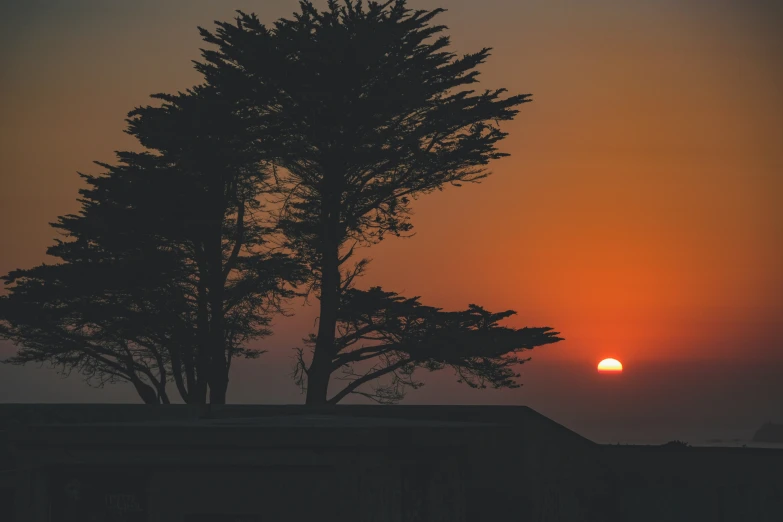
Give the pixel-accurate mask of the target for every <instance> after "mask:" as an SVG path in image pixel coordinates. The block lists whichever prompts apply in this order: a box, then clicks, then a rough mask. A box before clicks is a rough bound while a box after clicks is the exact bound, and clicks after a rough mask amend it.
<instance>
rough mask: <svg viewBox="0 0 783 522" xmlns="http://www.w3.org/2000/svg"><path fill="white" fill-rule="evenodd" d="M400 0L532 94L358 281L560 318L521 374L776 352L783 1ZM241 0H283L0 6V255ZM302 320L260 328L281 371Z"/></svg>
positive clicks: (523, 319)
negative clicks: (487, 52)
mask: <svg viewBox="0 0 783 522" xmlns="http://www.w3.org/2000/svg"><path fill="white" fill-rule="evenodd" d="M229 4H231V5H229ZM686 5H687V7H685V6H686ZM411 6H412V7H422V8H432V7H437V6H444V7H446V8H448V9H449V11H448V12H447V13H445V14H444V15H442V16H441V19H440V22H441V23H445V24H446V25H448V26H449V27H450V34H451V36H452V42H453V48H454V49H455V50H456V51H457V52H458V53H463V52H471V51H475V50H477V49H478V48H480V47H482V46H490V47H493V48H494V52H493V55H492V57H491V58H490V60H489V62H488V63H487V64H486V66H485V67H484V68H483V69H482V70H483V74H482V77H481V78H482V81H483V82H484V84H483V85H486V86H487V87H488V88H489V87H498V86H503V87H507V88H508V89H509V90H510V91H511V92H515V93H520V92H522V93H527V92H531V93H533V95H534V96H533V99H534V101H533V103H530V104H526V105H524V106H523V107H522V109H521V112H520V115H519V116H518V118H517V121H515V122H514V123H512V124H509V125H508V126H507V127H506V129H507V130H508V131H509V132H510V136H509V138H508V139H507V140H506V141H505V142H504V143H503V149H504V150H505V151H506V152H510V153H511V154H512V156H511V157H510V158H506V159H503V160H500V161H499V162H497V163H496V164H495V165H494V166H493V171H494V174H493V175H492V176H491V177H490V178H489V179H488V180H487V181H485V182H484V183H482V184H481V185H477V186H468V187H464V188H461V189H447V190H446V191H444V192H443V193H437V194H434V195H431V196H426V197H424V198H422V199H421V200H420V201H419V202H418V204H417V205H416V206H415V207H414V208H415V216H414V221H413V222H414V225H415V231H416V236H415V237H414V238H412V239H407V240H389V241H384V243H383V244H381V245H379V246H378V247H374V248H373V249H371V250H370V251H368V252H367V255H368V256H369V257H372V258H373V259H374V261H373V263H372V264H371V266H370V270H369V274H368V275H367V276H366V278H365V280H364V284H365V285H370V284H381V285H383V286H384V287H387V288H388V289H390V290H395V291H399V292H403V293H405V294H408V295H421V296H422V300H423V301H424V302H426V303H428V304H433V305H437V306H443V307H446V308H451V307H465V306H466V305H467V304H468V303H477V304H481V305H483V306H486V307H487V308H490V309H507V308H512V309H516V310H518V311H519V312H520V314H519V316H518V317H517V318H515V319H514V320H513V322H512V323H513V324H515V325H518V326H522V325H525V324H529V325H544V324H546V325H551V326H553V327H556V328H557V329H558V330H559V331H561V332H562V333H563V335H564V336H565V337H566V338H567V340H566V341H565V342H562V343H559V344H557V345H554V346H551V347H546V348H544V349H542V350H541V352H540V353H537V354H535V358H534V361H533V363H531V366H530V367H529V369H527V371H529V372H531V375H532V373H533V372H535V371H536V370H535V369H536V366H535V365H536V363H538V364H539V365H540V367H541V368H545V367H547V364H550V363H551V364H555V363H557V362H568V363H569V364H577V365H579V364H584V365H585V368H589V370H590V371H594V368H595V363H596V362H597V361H598V360H600V359H601V358H604V357H616V358H618V359H620V360H621V361H622V362H623V363H624V365H625V366H626V368H627V369H628V368H633V367H634V365H636V366H640V365H644V364H647V363H657V364H660V363H662V362H665V361H677V360H682V361H685V360H687V361H707V360H712V361H715V360H717V361H720V362H722V363H724V364H729V365H731V364H735V363H739V362H742V361H745V362H748V361H750V362H753V363H758V364H766V365H778V366H783V270H782V269H781V268H782V267H783V239H781V238H783V205H781V204H780V203H779V200H780V197H781V195H783V98H781V97H780V93H781V92H783V36H781V35H779V34H776V33H777V32H778V31H777V28H779V27H781V26H783V7H779V6H776V5H775V2H763V1H760V0H759V1H750V2H747V1H739V0H737V1H735V2H730V1H710V2H706V1H693V2H679V1H674V0H664V1H660V0H658V1H652V0H638V1H620V0H613V1H609V0H601V1H594V2H583V1H581V0H580V1H577V0H570V1H559V2H552V1H544V0H537V1H523V2H507V1H505V0H484V1H482V2H472V1H451V0H450V1H440V2H435V1H430V0H427V1H412V2H411ZM234 8H239V9H243V10H247V11H254V12H256V13H257V14H259V16H260V17H261V19H262V20H264V21H266V22H269V23H271V22H272V21H273V20H275V19H277V18H279V17H281V16H288V15H290V14H291V13H292V12H293V11H294V10H295V8H296V2H294V1H293V0H288V1H282V0H276V1H270V0H265V1H249V0H242V1H237V2H207V1H204V0H196V1H188V2H185V1H178V2H166V3H159V2H153V1H139V2H124V1H98V0H95V1H89V2H88V1H83V0H79V1H72V2H61V3H53V2H48V3H47V2H41V1H31V2H24V3H19V4H18V5H13V6H4V7H3V8H2V9H3V10H5V12H4V13H0V19H2V20H3V21H2V22H0V24H2V27H0V28H1V29H2V36H0V38H2V41H1V43H2V49H3V51H2V54H0V66H2V70H3V74H2V78H3V79H2V81H0V95H2V98H0V99H2V100H3V102H2V103H3V117H2V118H0V173H2V174H1V175H0V176H1V177H0V219H2V221H3V222H4V223H6V227H5V230H4V233H3V234H2V235H0V252H1V253H2V254H1V255H0V272H3V273H5V272H7V271H8V270H10V269H13V268H17V267H26V266H31V265H33V264H36V263H40V262H41V261H43V260H44V250H45V248H46V247H47V246H48V245H50V244H51V243H52V239H53V237H54V234H53V231H52V230H51V229H50V228H49V227H48V224H47V223H48V222H50V221H53V220H54V219H55V218H56V217H57V216H58V215H61V214H64V213H68V212H73V211H75V210H77V208H78V205H77V203H76V195H77V194H76V191H77V190H78V188H79V186H80V185H79V179H78V177H77V175H76V171H85V172H93V173H94V172H97V170H96V167H94V166H93V165H92V164H91V161H92V160H103V161H111V160H112V159H113V158H112V151H113V150H117V149H124V148H131V147H134V144H133V142H132V140H131V139H130V138H129V137H128V136H126V135H124V134H123V132H122V131H123V128H124V124H123V118H124V116H125V113H126V112H127V111H128V110H130V109H131V108H133V107H134V106H135V105H139V104H143V103H147V100H146V96H147V95H148V94H150V93H153V92H160V91H174V90H177V89H184V88H187V87H189V86H190V85H192V84H193V83H194V82H196V81H198V76H197V74H196V73H195V72H194V71H193V70H192V67H191V65H190V62H189V60H191V59H196V58H198V48H199V46H200V39H199V37H198V34H197V31H196V25H199V24H200V25H206V26H209V25H210V23H211V21H212V20H214V19H227V18H229V17H231V14H232V10H233V9H234ZM313 316H314V313H313V310H312V309H309V310H304V311H303V312H302V313H301V314H300V316H299V317H297V318H295V319H291V320H284V321H280V322H279V327H278V331H277V334H276V336H275V338H274V339H272V340H270V341H269V345H270V346H271V347H272V348H273V349H276V353H275V354H273V355H266V356H264V359H263V360H264V361H265V362H266V363H267V364H268V365H273V366H275V365H276V366H275V367H277V368H278V373H279V372H280V371H286V370H287V367H288V364H289V361H288V359H287V357H288V356H289V354H288V350H287V348H289V347H291V346H293V345H294V344H295V343H296V342H297V340H298V339H299V338H301V337H302V333H303V332H302V330H303V329H308V328H309V327H310V326H311V325H312V318H313ZM675 364H679V363H675ZM280 368H282V370H280ZM2 371H3V372H9V371H13V372H22V371H23V372H27V371H28V370H19V369H8V368H2ZM237 371H239V370H237ZM542 371H543V370H542ZM586 371H587V370H586ZM14 375H17V374H14ZM18 375H21V374H18ZM748 378H750V376H749V377H748ZM446 380H448V379H446ZM52 386H54V385H52ZM439 386H440V385H439ZM443 386H446V387H447V389H448V390H452V389H453V386H452V385H450V384H448V383H445V384H443ZM525 389H527V387H526V388H525ZM4 393H6V392H5V390H2V389H0V400H13V398H12V397H10V398H6V397H3V396H2V395H3V394H4ZM8 393H10V392H8ZM433 393H434V392H433ZM455 393H457V392H455ZM472 393H477V392H472ZM519 393H523V392H519ZM459 394H460V395H459V396H460V397H463V395H462V392H461V391H460V392H459ZM780 396H783V393H781V394H780ZM504 397H505V396H504ZM514 397H516V398H514V399H511V400H514V401H517V402H520V403H524V402H525V396H524V394H523V395H520V396H514ZM504 400H505V399H504ZM778 403H779V401H778ZM781 409H783V408H781Z"/></svg>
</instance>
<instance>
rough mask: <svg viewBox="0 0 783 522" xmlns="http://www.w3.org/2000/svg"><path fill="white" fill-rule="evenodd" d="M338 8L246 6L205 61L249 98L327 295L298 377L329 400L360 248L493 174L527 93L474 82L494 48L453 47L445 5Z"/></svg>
mask: <svg viewBox="0 0 783 522" xmlns="http://www.w3.org/2000/svg"><path fill="white" fill-rule="evenodd" d="M327 5H328V8H327V10H326V11H323V12H319V11H318V10H317V9H316V8H315V7H314V6H313V5H312V3H311V2H309V1H302V2H300V12H298V13H295V15H294V17H293V19H281V20H279V21H278V22H276V23H275V25H274V27H273V28H267V27H265V26H264V25H263V24H261V22H260V21H259V20H258V18H257V17H256V16H255V15H252V14H245V13H242V12H240V13H239V15H238V17H237V18H236V21H235V23H217V29H216V30H215V32H214V33H213V32H210V31H207V30H205V29H201V32H202V35H203V38H204V40H205V41H206V42H208V43H210V44H213V45H214V46H216V49H211V50H206V51H204V52H203V58H204V61H203V63H200V64H197V68H198V69H199V70H200V71H201V72H202V73H203V74H204V76H205V78H206V81H207V82H208V84H210V85H212V86H213V87H215V88H216V89H218V90H219V91H221V92H222V93H224V94H225V95H228V96H232V97H235V98H236V99H238V100H240V101H241V104H243V105H245V106H247V107H252V113H253V117H254V119H255V129H256V130H257V132H258V135H257V137H258V139H257V141H256V144H257V146H258V147H259V150H262V151H263V154H264V155H265V156H266V157H268V158H270V160H271V161H273V162H274V163H275V164H276V165H277V166H278V167H280V169H279V171H278V181H279V190H280V192H281V193H282V195H283V200H282V202H283V205H282V212H281V218H280V226H281V228H282V230H283V232H284V233H285V236H286V238H287V244H288V246H289V247H290V248H291V249H292V250H294V251H296V252H297V254H298V255H299V256H300V257H301V258H302V259H303V260H304V261H305V262H306V263H307V264H308V265H309V268H310V271H311V273H312V288H313V289H314V290H315V291H316V292H317V296H318V298H319V308H320V314H319V322H318V332H317V335H316V336H315V337H314V338H313V339H312V343H313V354H312V360H311V362H310V364H309V365H308V366H306V367H302V372H300V373H299V377H300V378H301V377H302V375H306V387H307V403H308V404H324V403H326V402H328V400H329V399H328V386H329V381H330V377H331V376H332V373H333V372H334V371H335V369H336V367H335V361H336V360H337V359H339V355H340V354H339V352H340V349H341V347H340V343H339V339H338V337H337V327H338V323H339V321H340V313H341V311H340V306H341V302H343V301H344V295H343V294H344V292H345V291H347V290H348V289H349V288H350V287H351V284H352V281H353V280H354V278H355V277H356V276H357V275H358V274H359V273H361V271H362V270H363V269H364V267H365V265H366V260H362V261H359V262H358V263H356V264H354V265H353V266H352V265H351V264H350V261H351V260H352V258H353V256H354V253H355V251H356V248H358V247H361V246H367V245H371V244H374V243H377V242H378V241H381V240H382V239H384V237H386V236H387V235H389V234H391V235H396V236H400V235H405V234H406V233H407V232H409V231H410V230H411V228H412V225H411V223H410V221H409V217H410V204H411V201H412V199H415V198H416V197H418V196H420V195H422V194H427V193H430V192H433V191H435V190H441V189H442V188H443V187H444V186H446V185H456V186H459V185H460V184H462V183H472V182H477V181H479V180H481V179H482V178H484V177H486V176H487V175H488V174H489V173H488V171H487V170H486V167H487V165H488V163H489V162H490V161H491V160H493V159H498V158H501V157H503V156H506V155H507V154H505V153H502V152H499V151H498V150H497V144H498V142H499V141H500V140H502V139H503V138H504V137H505V136H506V133H504V132H503V131H501V130H500V128H499V122H501V121H508V120H511V119H512V118H513V117H514V116H515V115H516V114H517V113H518V107H519V106H520V105H521V104H523V103H525V102H528V101H530V95H527V94H523V95H515V96H509V97H503V94H504V92H505V89H496V90H486V91H483V92H481V93H477V92H475V91H473V90H470V89H469V87H470V86H472V84H474V83H476V82H477V81H478V79H477V77H478V74H479V73H478V71H477V70H476V69H477V67H478V66H479V65H480V64H482V63H483V62H484V61H485V60H486V59H487V57H488V56H489V51H490V49H482V50H480V51H479V52H477V53H474V54H467V55H464V56H462V57H457V56H456V55H455V54H454V53H452V52H450V51H448V50H447V48H448V46H449V38H448V36H444V35H442V34H441V33H442V32H443V30H444V29H445V27H444V26H441V25H431V21H432V20H433V19H434V18H435V17H436V16H437V15H438V14H439V13H441V12H442V11H443V10H442V9H435V10H432V11H424V10H419V11H411V10H410V9H408V8H407V7H406V1H405V0H391V1H387V2H383V3H379V2H368V3H367V4H366V6H365V5H364V4H363V3H362V2H360V1H353V0H345V1H344V2H342V3H340V2H338V1H336V0H330V1H329V2H328V4H327ZM403 366H404V365H403ZM401 367H402V366H401Z"/></svg>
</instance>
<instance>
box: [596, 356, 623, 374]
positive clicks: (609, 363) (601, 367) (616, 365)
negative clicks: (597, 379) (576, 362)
mask: <svg viewBox="0 0 783 522" xmlns="http://www.w3.org/2000/svg"><path fill="white" fill-rule="evenodd" d="M598 371H599V372H605V373H619V372H622V371H623V363H621V362H620V361H618V360H617V359H604V360H603V361H601V362H599V363H598Z"/></svg>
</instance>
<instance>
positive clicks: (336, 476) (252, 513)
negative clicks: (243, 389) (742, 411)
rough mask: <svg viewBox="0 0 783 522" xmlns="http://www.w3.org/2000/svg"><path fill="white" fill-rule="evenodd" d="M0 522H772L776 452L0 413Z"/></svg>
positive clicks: (366, 427) (147, 413) (306, 414)
mask: <svg viewBox="0 0 783 522" xmlns="http://www.w3.org/2000/svg"><path fill="white" fill-rule="evenodd" d="M0 429H1V430H2V432H1V433H2V437H3V439H2V440H3V443H2V455H1V457H2V460H1V461H0V462H2V464H3V469H4V471H3V472H2V475H0V477H2V480H3V482H2V483H0V485H1V486H2V488H0V494H1V495H2V496H1V497H0V498H2V500H3V510H4V511H3V512H0V520H13V519H14V517H15V519H16V520H19V521H30V522H44V521H51V522H76V521H79V522H98V521H114V522H121V521H122V522H141V521H145V522H164V521H165V522H260V521H263V522H267V521H281V522H282V521H298V520H303V521H304V520H307V521H311V520H319V521H320V520H340V521H356V522H374V521H377V522H381V521H384V522H386V521H389V522H392V521H400V522H402V521H426V522H438V521H443V522H446V521H449V522H451V521H457V522H458V521H474V520H519V521H544V520H546V521H581V520H585V521H587V520H595V521H613V520H616V521H648V520H649V521H656V522H658V521H661V520H667V521H668V520H672V521H674V520H676V521H679V520H682V521H688V522H692V521H696V520H710V521H712V520H727V521H728V520H731V521H744V520H748V521H751V520H753V521H755V520H760V521H761V520H763V521H767V520H768V521H779V520H781V514H782V513H783V511H781V509H782V508H783V494H781V493H783V482H782V481H781V476H780V470H781V469H783V468H781V465H783V451H778V450H758V449H748V448H687V447H685V448H683V447H679V448H676V449H674V448H670V447H643V446H604V445H598V444H594V443H592V442H590V441H588V440H587V439H585V438H583V437H581V436H579V435H577V434H576V433H573V432H571V431H569V430H568V429H566V428H564V427H562V426H560V425H559V424H557V423H555V422H553V421H551V420H549V419H547V418H546V417H544V416H542V415H540V414H538V413H536V412H535V411H533V410H531V409H529V408H526V407H502V406H498V407H495V406H347V405H346V406H336V407H329V408H308V407H304V406H231V405H225V406H212V407H211V408H208V407H201V408H199V407H193V406H186V405H171V406H154V407H151V406H144V405H0Z"/></svg>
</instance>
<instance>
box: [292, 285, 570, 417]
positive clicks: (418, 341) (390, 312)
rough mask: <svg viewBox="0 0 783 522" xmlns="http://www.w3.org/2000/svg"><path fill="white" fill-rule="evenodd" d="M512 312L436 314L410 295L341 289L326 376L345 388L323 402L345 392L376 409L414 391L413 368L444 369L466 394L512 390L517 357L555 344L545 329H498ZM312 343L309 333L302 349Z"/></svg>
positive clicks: (473, 308) (301, 370)
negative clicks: (371, 402) (329, 373)
mask: <svg viewBox="0 0 783 522" xmlns="http://www.w3.org/2000/svg"><path fill="white" fill-rule="evenodd" d="M515 313H516V312H514V311H513V310H507V311H505V312H500V313H492V312H488V311H487V310H485V309H484V308H482V307H480V306H477V305H470V306H469V307H468V309H467V310H462V311H458V312H444V311H443V310H441V309H440V308H435V307H431V306H425V305H423V304H421V303H420V302H419V298H418V297H413V298H405V297H402V296H400V295H398V294H396V293H394V292H386V291H384V290H382V289H381V288H380V287H373V288H371V289H369V290H365V291H363V290H356V289H349V290H347V291H345V292H343V294H342V303H341V306H340V309H339V314H338V318H337V335H336V339H335V350H334V352H333V353H334V355H333V357H332V360H331V368H332V372H338V371H339V372H340V376H339V377H338V379H339V380H341V381H346V382H347V384H346V385H345V387H344V388H343V389H342V390H340V391H338V392H337V393H336V394H334V395H333V396H332V397H331V398H329V399H328V401H327V402H328V403H330V404H336V403H338V402H339V401H340V400H342V399H343V398H345V397H347V396H348V395H349V394H352V393H355V394H359V395H362V396H365V397H368V398H370V399H373V400H375V401H377V402H381V403H395V402H398V401H400V400H402V398H403V397H404V396H405V390H406V388H408V387H410V388H413V389H416V388H418V387H419V386H421V385H422V383H421V382H418V381H416V380H414V372H415V370H416V369H417V368H424V369H426V370H429V371H436V370H441V369H443V368H445V367H451V368H453V369H454V371H455V372H456V374H457V375H458V377H459V382H464V383H466V384H467V385H468V386H470V387H471V388H486V387H487V385H490V386H492V387H493V388H517V387H519V386H520V385H519V384H518V383H517V382H516V378H517V377H519V374H518V373H517V372H516V370H515V367H516V366H517V365H519V364H522V363H524V362H526V361H527V360H529V358H520V354H521V352H523V351H524V350H529V349H532V348H533V347H535V346H542V345H545V344H550V343H555V342H557V341H560V340H561V339H560V338H559V337H557V335H558V333H557V332H554V331H552V329H551V328H547V327H543V328H521V329H514V328H508V327H503V326H500V325H499V324H498V322H499V321H502V320H503V319H505V318H507V317H510V316H512V315H514V314H515ZM316 341H317V338H316V337H315V336H314V335H313V336H311V338H310V339H308V344H310V345H315V343H316ZM298 355H299V357H298V358H297V366H296V372H295V374H296V377H297V382H298V383H299V384H300V385H302V386H304V384H305V382H304V380H305V379H304V377H305V373H306V371H307V366H306V364H305V360H304V357H303V352H302V350H299V351H298ZM367 363H369V364H367ZM384 378H386V379H385V382H384V381H382V380H381V379H384ZM366 383H372V384H373V386H372V387H371V391H365V390H364V389H363V388H362V386H363V385H364V384H366Z"/></svg>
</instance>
